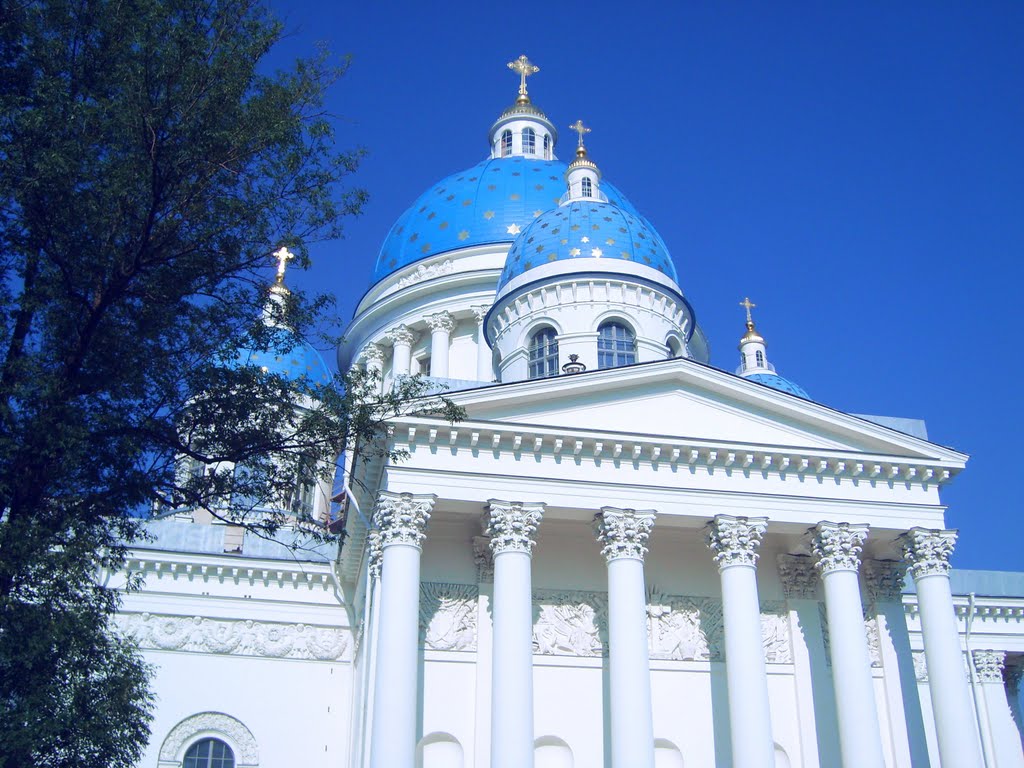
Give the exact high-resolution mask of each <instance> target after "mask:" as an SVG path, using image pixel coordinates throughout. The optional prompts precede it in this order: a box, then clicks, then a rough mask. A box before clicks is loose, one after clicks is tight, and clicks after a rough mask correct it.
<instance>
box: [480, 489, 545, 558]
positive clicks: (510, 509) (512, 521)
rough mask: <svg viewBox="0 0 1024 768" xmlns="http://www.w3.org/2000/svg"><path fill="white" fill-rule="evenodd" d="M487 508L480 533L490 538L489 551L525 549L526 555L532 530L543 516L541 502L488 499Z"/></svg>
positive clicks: (530, 541)
mask: <svg viewBox="0 0 1024 768" xmlns="http://www.w3.org/2000/svg"><path fill="white" fill-rule="evenodd" d="M487 509H488V516H487V528H486V530H485V531H484V535H485V536H490V538H491V540H490V545H491V552H493V553H494V554H495V555H500V554H501V553H502V552H525V553H526V554H528V555H529V554H531V553H532V552H533V547H534V545H535V544H536V543H537V542H535V541H534V540H533V534H534V533H536V532H537V526H538V525H540V520H541V518H542V517H543V516H544V505H543V504H540V503H530V504H524V503H523V502H521V501H501V500H500V499H490V500H488V502H487Z"/></svg>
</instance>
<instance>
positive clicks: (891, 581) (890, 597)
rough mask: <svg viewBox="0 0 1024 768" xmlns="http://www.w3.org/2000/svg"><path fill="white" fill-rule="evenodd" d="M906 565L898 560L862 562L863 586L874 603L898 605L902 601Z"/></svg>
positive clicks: (868, 560) (869, 560)
mask: <svg viewBox="0 0 1024 768" xmlns="http://www.w3.org/2000/svg"><path fill="white" fill-rule="evenodd" d="M906 574H907V564H906V563H904V562H902V561H899V560H873V559H867V560H865V561H864V584H865V586H867V591H868V597H870V598H871V600H872V601H873V602H875V603H899V602H901V601H902V599H903V578H904V576H906Z"/></svg>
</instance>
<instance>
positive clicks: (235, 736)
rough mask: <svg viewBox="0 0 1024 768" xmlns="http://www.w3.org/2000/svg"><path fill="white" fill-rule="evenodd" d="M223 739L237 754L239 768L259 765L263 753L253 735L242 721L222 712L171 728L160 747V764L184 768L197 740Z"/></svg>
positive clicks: (182, 722) (199, 717)
mask: <svg viewBox="0 0 1024 768" xmlns="http://www.w3.org/2000/svg"><path fill="white" fill-rule="evenodd" d="M199 735H203V736H207V735H223V736H225V737H226V740H227V741H229V742H230V744H231V747H232V750H233V751H234V753H235V760H236V763H235V764H236V765H237V766H238V768H254V767H255V766H258V765H259V761H260V760H259V750H258V749H257V747H256V739H255V738H253V735H252V732H251V731H250V730H249V729H248V728H246V727H245V725H244V724H243V723H242V722H241V721H240V720H237V719H235V718H234V717H231V716H230V715H225V714H224V713H222V712H200V713H198V714H195V715H191V716H189V717H186V718H185V719H184V720H182V721H181V722H180V723H178V724H177V725H176V726H174V727H173V728H171V731H170V733H168V734H167V738H166V739H164V743H163V744H162V745H160V762H161V763H170V764H172V765H176V766H178V765H181V760H182V758H183V757H184V753H185V749H186V747H187V746H188V745H189V743H190V742H192V741H194V740H195V737H196V736H199Z"/></svg>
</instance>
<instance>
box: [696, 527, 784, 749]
mask: <svg viewBox="0 0 1024 768" xmlns="http://www.w3.org/2000/svg"><path fill="white" fill-rule="evenodd" d="M767 529H768V519H767V518H764V517H754V518H747V517H730V516H729V515H716V516H715V519H714V520H712V521H711V522H710V523H708V546H709V547H710V548H711V551H712V552H714V553H715V562H716V563H717V564H718V572H719V575H720V576H721V579H722V624H723V626H724V630H725V679H726V684H727V686H728V690H729V731H730V737H731V742H732V764H733V766H734V768H773V766H774V765H775V749H774V741H773V739H772V717H771V710H770V708H769V706H768V672H767V670H766V669H765V665H764V644H763V641H762V639H761V603H760V601H759V600H758V597H757V572H756V568H757V557H758V555H757V548H758V547H760V546H761V539H762V538H763V537H764V534H765V531H766V530H767Z"/></svg>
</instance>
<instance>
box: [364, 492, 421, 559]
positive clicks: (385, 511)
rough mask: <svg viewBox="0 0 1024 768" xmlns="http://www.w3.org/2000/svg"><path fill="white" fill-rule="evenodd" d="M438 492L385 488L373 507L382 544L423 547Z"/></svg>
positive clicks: (375, 522) (374, 522)
mask: <svg viewBox="0 0 1024 768" xmlns="http://www.w3.org/2000/svg"><path fill="white" fill-rule="evenodd" d="M436 500H437V496H435V495H434V494H432V493H429V494H423V495H419V496H414V495H413V494H411V493H392V492H391V491H381V492H380V494H379V495H378V496H377V507H376V508H375V509H374V510H373V524H374V525H375V526H376V527H377V529H378V530H379V531H380V540H381V546H382V547H389V546H391V545H392V544H405V545H407V546H413V547H420V546H421V544H422V543H423V539H424V537H425V536H426V529H427V523H428V522H429V521H430V511H431V510H432V509H433V508H434V502H435V501H436Z"/></svg>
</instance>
